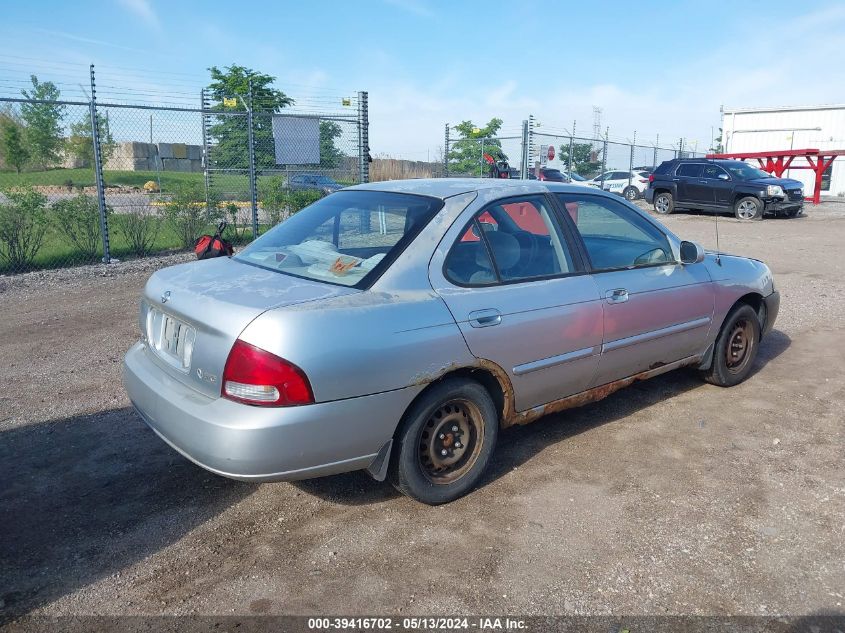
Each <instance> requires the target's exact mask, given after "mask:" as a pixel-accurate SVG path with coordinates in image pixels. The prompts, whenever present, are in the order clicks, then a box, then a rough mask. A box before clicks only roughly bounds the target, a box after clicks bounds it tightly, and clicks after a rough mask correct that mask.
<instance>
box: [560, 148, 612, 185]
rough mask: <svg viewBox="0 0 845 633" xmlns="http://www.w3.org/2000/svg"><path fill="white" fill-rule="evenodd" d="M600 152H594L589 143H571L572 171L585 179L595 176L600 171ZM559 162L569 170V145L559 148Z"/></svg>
mask: <svg viewBox="0 0 845 633" xmlns="http://www.w3.org/2000/svg"><path fill="white" fill-rule="evenodd" d="M601 153H602V150H598V151H594V150H593V145H592V144H591V143H573V145H572V171H573V172H575V173H576V174H579V175H581V176H584V177H585V178H592V177H593V176H597V175H598V174H599V172H600V171H601ZM559 154H560V162H561V163H563V164H564V165H566V169H567V170H568V169H569V143H566V144H565V145H561V146H560V152H559Z"/></svg>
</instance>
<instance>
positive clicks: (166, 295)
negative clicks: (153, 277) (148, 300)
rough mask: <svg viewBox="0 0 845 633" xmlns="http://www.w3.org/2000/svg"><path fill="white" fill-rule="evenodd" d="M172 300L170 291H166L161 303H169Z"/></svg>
mask: <svg viewBox="0 0 845 633" xmlns="http://www.w3.org/2000/svg"><path fill="white" fill-rule="evenodd" d="M168 299H170V291H169V290H165V291H164V293H163V294H162V295H161V302H162V303H167V300H168Z"/></svg>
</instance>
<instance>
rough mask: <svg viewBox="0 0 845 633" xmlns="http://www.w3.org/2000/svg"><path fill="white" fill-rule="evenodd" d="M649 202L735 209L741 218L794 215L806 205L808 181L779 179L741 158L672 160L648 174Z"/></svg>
mask: <svg viewBox="0 0 845 633" xmlns="http://www.w3.org/2000/svg"><path fill="white" fill-rule="evenodd" d="M649 180H650V181H651V182H649V185H648V189H646V192H645V199H646V202H648V203H650V204H653V205H654V210H655V211H656V212H657V213H660V214H664V215H665V214H668V213H672V212H673V211H675V210H677V209H700V210H702V211H711V212H715V213H725V212H728V213H730V212H732V213H733V214H734V215H735V216H736V217H737V218H738V219H740V220H760V219H762V218H763V215H764V214H766V213H770V214H773V215H785V216H787V217H794V216H796V215H798V214H799V213H801V211H802V209H803V208H804V185H803V184H802V183H801V181H799V180H792V179H791V178H774V177H773V176H770V175H769V174H767V173H766V172H764V171H762V170H760V169H757V168H756V167H752V166H751V165H749V164H748V163H744V162H742V161H739V160H706V159H701V158H686V159H675V160H667V161H665V162H664V163H661V164H660V166H659V167H658V168H657V169H656V170H655V172H654V173H653V174H652V175H651V177H650V178H649Z"/></svg>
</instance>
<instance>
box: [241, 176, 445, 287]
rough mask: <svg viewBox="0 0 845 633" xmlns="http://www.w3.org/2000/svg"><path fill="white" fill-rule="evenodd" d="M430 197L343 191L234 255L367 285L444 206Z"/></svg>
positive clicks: (329, 279)
mask: <svg viewBox="0 0 845 633" xmlns="http://www.w3.org/2000/svg"><path fill="white" fill-rule="evenodd" d="M442 206H443V201H442V200H437V199H435V198H429V197H426V196H416V195H410V194H401V193H387V192H381V191H339V192H337V193H334V194H331V195H329V196H326V197H325V198H323V199H321V200H319V201H317V202H315V203H314V204H312V205H311V206H309V207H306V208H305V209H303V210H302V211H299V212H298V213H297V214H296V215H294V216H293V217H292V218H290V219H288V220H285V221H284V222H282V223H281V224H279V225H277V226H276V227H275V228H273V229H271V230H270V231H268V232H267V233H265V234H264V235H262V236H261V237H260V238H258V239H257V240H255V241H254V242H253V243H252V244H250V245H249V246H247V247H246V248H245V249H244V250H242V251H241V252H240V253H238V254H237V255H236V256H235V259H238V260H241V261H244V262H246V263H249V264H253V265H256V266H261V267H262V268H268V269H270V270H274V271H277V272H280V273H284V274H289V275H293V276H295V277H304V278H306V279H314V280H316V281H326V282H329V283H334V284H339V285H343V286H353V287H356V288H366V287H368V286H369V285H370V283H372V281H374V280H375V279H377V278H378V277H379V275H381V273H382V272H383V271H384V270H385V269H386V268H387V266H389V265H390V263H391V262H392V261H393V260H394V259H395V258H396V257H397V256H398V255H399V254H400V253H401V252H402V251H403V250H404V249H405V247H406V246H407V245H408V244H410V242H411V240H413V239H414V237H416V235H417V233H419V231H420V230H421V229H422V228H423V227H424V226H425V225H426V224H427V223H428V222H429V221H430V220H431V218H433V217H434V215H435V214H436V213H437V212H438V211H439V210H440V209H441V208H442Z"/></svg>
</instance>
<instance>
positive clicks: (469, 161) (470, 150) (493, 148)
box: [448, 118, 508, 175]
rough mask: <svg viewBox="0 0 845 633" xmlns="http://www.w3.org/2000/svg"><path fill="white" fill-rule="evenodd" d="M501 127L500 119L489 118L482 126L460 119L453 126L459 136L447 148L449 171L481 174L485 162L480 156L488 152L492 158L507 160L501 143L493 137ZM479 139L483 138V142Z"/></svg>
mask: <svg viewBox="0 0 845 633" xmlns="http://www.w3.org/2000/svg"><path fill="white" fill-rule="evenodd" d="M501 127H502V120H501V119H496V118H493V119H490V122H489V123H487V125H485V126H484V127H482V128H479V127H476V126H475V124H474V123H473V122H472V121H462V122H461V123H459V124H458V125H456V126H455V127H454V129H455V131H457V132H458V134H460V135H461V138H460V139H458V140H457V141H453V142H452V143H451V147H450V148H449V157H448V158H449V171H450V172H452V173H455V174H471V175H475V174H481V173H483V172H484V170H485V168H486V166H487V163H486V162H485V161H484V158H483V157H482V150H483V153H484V154H489V155H490V156H492V157H493V159H494V160H507V159H508V157H507V156H505V154H504V153H503V152H502V143H501V141H499V140H498V139H496V138H495V136H496V133H497V132H498V131H499V130H500V129H501ZM480 139H484V142H483V143H482V141H481V140H480Z"/></svg>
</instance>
